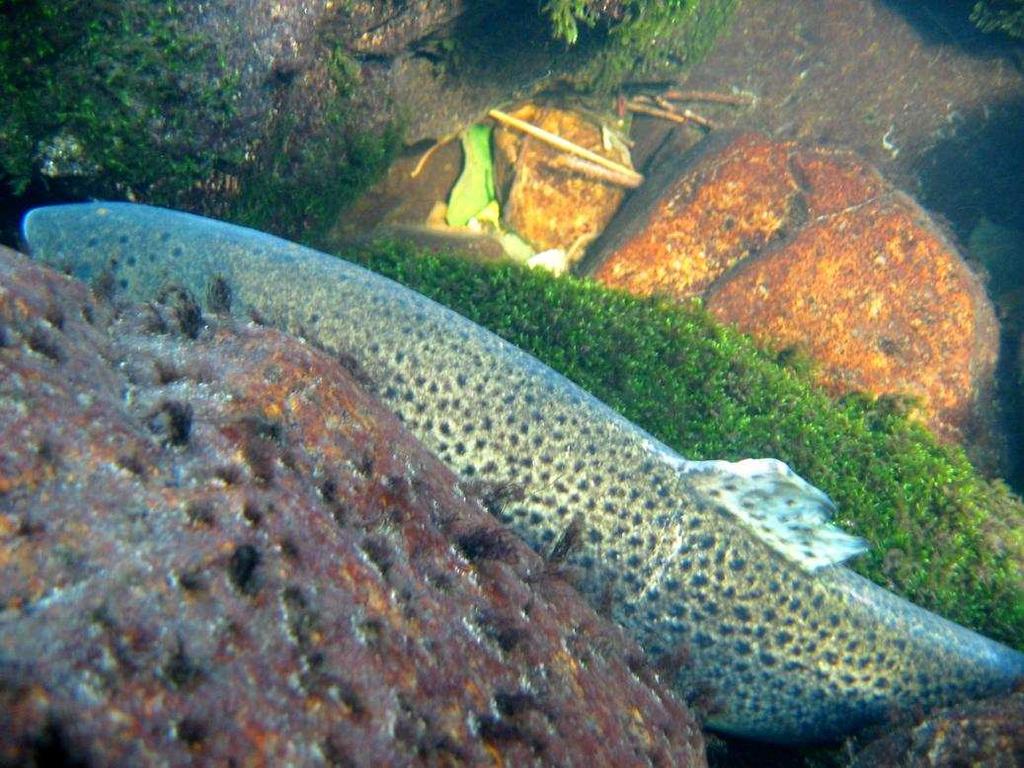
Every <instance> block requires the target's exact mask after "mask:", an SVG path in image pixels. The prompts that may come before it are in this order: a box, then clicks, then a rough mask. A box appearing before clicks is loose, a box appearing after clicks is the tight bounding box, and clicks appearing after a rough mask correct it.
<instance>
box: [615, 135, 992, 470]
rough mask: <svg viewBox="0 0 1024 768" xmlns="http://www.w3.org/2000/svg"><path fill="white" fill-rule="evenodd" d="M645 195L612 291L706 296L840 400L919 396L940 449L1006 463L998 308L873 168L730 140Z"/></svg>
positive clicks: (832, 155) (618, 240) (621, 248)
mask: <svg viewBox="0 0 1024 768" xmlns="http://www.w3.org/2000/svg"><path fill="white" fill-rule="evenodd" d="M658 190H661V191H660V192H659V191H658ZM647 194H648V199H647V201H646V202H645V203H644V205H645V206H646V208H645V210H646V211H647V216H648V218H647V219H643V218H642V216H641V215H640V214H641V212H640V211H639V210H637V211H633V215H634V220H633V221H632V222H630V221H628V220H627V222H626V224H624V225H623V226H622V227H618V225H616V224H613V225H612V228H610V235H609V238H608V240H607V242H605V243H604V244H603V245H602V246H601V250H602V252H603V253H606V254H610V255H608V257H607V260H606V261H604V263H603V264H601V266H600V268H599V269H598V270H597V272H596V277H597V278H598V279H599V280H601V281H602V282H605V283H606V284H609V285H613V286H618V287H624V288H627V289H628V290H631V291H633V292H637V293H654V292H657V293H664V294H669V295H674V296H679V297H686V296H695V295H703V296H704V297H705V298H706V300H707V306H708V308H709V309H710V310H711V312H712V313H713V314H715V316H716V317H718V318H719V319H720V320H721V321H723V322H726V323H730V324H734V325H736V326H738V327H739V328H740V329H741V330H743V331H744V332H747V333H750V334H752V335H754V336H755V337H756V338H758V339H759V340H760V341H761V342H763V343H766V344H768V345H770V346H773V347H775V348H777V349H782V348H790V347H792V348H798V349H802V350H805V351H806V352H808V353H809V354H810V356H811V357H812V358H813V359H814V361H815V362H816V374H815V375H816V377H817V379H818V381H819V383H821V384H822V385H823V386H825V387H826V388H827V389H829V390H830V391H832V392H833V393H835V394H842V393H846V392H850V391H864V392H868V393H870V394H873V395H883V394H897V395H910V396H912V397H913V398H915V399H916V401H917V402H918V404H919V408H920V415H921V417H922V418H923V419H924V421H925V422H926V423H927V424H928V425H929V426H930V427H931V428H932V430H933V431H935V432H936V434H938V435H939V436H940V437H941V438H944V439H946V440H957V441H968V442H975V443H980V444H981V446H982V449H983V451H984V450H985V449H987V451H988V452H991V453H995V452H996V449H994V445H993V444H994V438H993V436H992V415H991V413H989V412H987V402H988V400H989V398H990V396H991V393H992V387H993V372H994V369H995V363H996V356H997V352H998V326H997V324H996V320H995V314H994V312H993V310H992V306H991V303H990V302H989V300H988V298H987V297H986V295H985V291H984V289H983V287H982V285H981V283H980V281H979V280H978V278H977V277H976V276H975V275H974V274H973V273H972V272H971V270H970V269H969V268H968V266H967V265H966V263H965V262H964V261H963V259H962V258H961V257H960V255H959V253H958V251H957V249H956V248H955V246H953V245H952V244H951V243H950V242H949V241H948V239H947V238H946V237H945V236H944V234H943V233H942V232H941V231H940V230H939V229H938V227H937V226H936V225H935V224H934V223H932V222H931V220H930V219H929V217H928V215H927V214H926V213H925V212H924V210H922V209H921V208H920V207H919V206H918V205H917V204H916V203H914V202H913V201H912V200H911V199H910V198H909V197H907V196H906V195H903V194H902V193H899V192H897V191H895V190H894V189H892V187H891V186H889V185H888V184H887V183H886V182H885V181H884V180H883V179H882V178H881V177H880V176H879V175H878V173H877V172H875V171H874V170H873V169H871V168H869V167H867V166H865V165H864V164H863V163H862V162H860V161H859V160H858V159H857V158H856V157H854V156H853V155H851V154H849V153H844V152H833V151H827V150H820V149H818V150H815V149H805V148H802V147H800V146H799V145H797V144H795V143H793V142H774V141H771V140H768V139H766V138H764V137H762V136H759V135H757V134H741V135H738V136H721V137H718V138H717V139H714V140H713V141H712V142H711V143H710V144H709V145H708V146H707V147H705V149H704V150H703V151H702V152H701V153H700V154H699V155H697V156H696V158H695V159H694V158H690V159H684V160H681V161H678V162H677V163H676V166H675V167H674V168H673V169H672V170H671V171H666V172H665V175H663V176H662V177H661V179H660V183H659V185H658V186H657V187H656V189H654V190H652V191H651V192H649V193H647ZM630 205H631V206H632V205H633V203H632V202H631V204H630ZM637 222H640V223H637ZM627 228H628V231H626V229H627ZM987 458H989V459H991V457H987Z"/></svg>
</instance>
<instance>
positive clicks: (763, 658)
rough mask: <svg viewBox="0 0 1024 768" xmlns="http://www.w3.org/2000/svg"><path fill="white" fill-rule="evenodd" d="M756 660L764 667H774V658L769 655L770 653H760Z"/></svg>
mask: <svg viewBox="0 0 1024 768" xmlns="http://www.w3.org/2000/svg"><path fill="white" fill-rule="evenodd" d="M758 659H759V660H760V662H761V663H762V664H763V665H764V666H766V667H774V666H775V657H774V656H772V654H770V653H768V652H766V651H762V652H761V655H760V656H759V657H758Z"/></svg>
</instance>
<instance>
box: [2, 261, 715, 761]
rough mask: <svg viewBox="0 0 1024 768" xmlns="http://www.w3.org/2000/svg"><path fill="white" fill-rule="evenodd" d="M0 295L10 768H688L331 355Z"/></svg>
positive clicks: (239, 328) (174, 294)
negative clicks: (498, 765)
mask: <svg viewBox="0 0 1024 768" xmlns="http://www.w3.org/2000/svg"><path fill="white" fill-rule="evenodd" d="M0 277H2V279H0V286H2V287H0V436H2V437H0V763H3V764H5V765H6V764H31V763H33V762H35V763H36V764H42V763H43V762H45V761H46V759H53V758H56V759H57V760H59V761H61V762H62V763H65V764H91V765H92V764H94V765H125V764H138V763H141V762H147V761H151V760H153V759H159V760H160V761H162V762H166V763H168V764H172V765H180V764H188V763H192V762H197V761H201V762H206V763H211V764H226V763H228V762H230V761H234V762H237V763H239V764H250V763H252V762H254V761H260V760H262V761H265V762H266V763H268V764H274V765H283V764H320V763H335V764H336V763H341V764H347V765H410V764H443V763H449V762H450V763H460V764H484V763H488V764H489V763H493V762H495V761H497V762H504V763H505V764H508V765H525V764H535V763H538V762H543V763H548V764H559V765H567V764H585V763H590V762H596V763H602V764H616V765H626V764H659V765H660V764H665V765H692V766H700V765H704V764H705V762H704V756H703V741H702V737H701V734H700V730H699V728H698V727H697V725H696V724H695V723H694V721H693V720H692V719H691V718H690V716H689V715H688V713H687V712H686V710H685V709H684V708H683V707H682V705H681V704H679V703H678V702H677V701H676V700H675V699H674V698H673V697H672V696H671V695H670V694H668V693H667V692H666V689H664V688H663V687H661V685H660V684H659V683H658V682H657V681H656V680H655V679H654V675H653V673H651V672H650V671H648V669H647V668H646V666H645V665H644V663H643V661H642V658H643V657H642V654H641V652H640V650H639V648H638V647H637V645H636V644H635V643H633V642H632V641H630V640H628V639H627V638H626V637H625V636H624V634H623V632H622V630H620V629H618V628H617V627H614V626H613V625H611V624H610V623H609V622H608V621H607V620H605V619H603V618H601V617H599V616H598V615H597V614H596V613H594V611H593V610H591V609H590V608H588V607H586V605H585V604H584V603H583V601H582V600H581V598H580V597H579V596H578V594H577V593H576V592H575V590H574V589H573V588H572V587H571V586H570V585H569V584H568V583H567V582H566V581H564V580H563V579H562V578H561V577H560V575H559V571H558V568H557V567H556V566H554V565H553V564H550V563H546V562H545V561H543V560H542V559H541V558H540V557H538V556H537V555H536V554H534V553H533V552H532V551H531V550H529V549H528V548H527V547H526V546H525V545H524V544H523V543H522V542H521V541H520V540H519V539H517V538H516V537H515V536H513V535H511V534H509V533H508V532H507V531H505V529H504V528H501V527H499V526H498V525H497V524H496V523H495V521H494V520H493V518H492V517H490V516H489V515H488V514H487V513H486V512H485V511H484V510H483V508H482V507H481V505H480V503H478V501H476V499H479V498H481V497H482V496H485V495H486V492H485V490H480V489H473V488H468V487H462V488H459V487H458V486H457V484H456V481H455V478H454V476H453V475H452V474H451V473H450V472H449V471H448V470H447V469H445V468H444V467H443V466H442V465H441V464H440V463H439V462H438V461H437V459H435V458H434V457H433V456H432V455H431V454H429V453H428V452H427V451H426V450H425V449H424V448H423V447H422V446H421V445H420V444H419V443H418V442H416V441H415V440H414V439H412V438H411V437H410V436H409V435H408V433H407V432H406V431H405V429H404V428H403V427H402V425H401V424H400V423H399V422H398V420H397V419H396V418H395V417H394V416H393V415H392V414H390V413H388V412H387V411H386V410H385V409H384V408H383V407H382V406H381V405H380V404H379V403H378V402H377V400H376V399H375V398H374V397H373V396H372V395H371V394H370V393H369V392H368V391H367V390H366V388H365V387H366V386H372V383H371V382H369V381H367V378H366V374H365V373H364V372H362V371H360V370H358V369H357V368H354V367H353V364H352V363H351V362H350V361H348V360H340V359H337V358H335V357H333V356H331V355H328V354H326V353H324V352H322V351H320V350H318V349H315V348H313V347H311V346H309V345H307V344H305V343H303V342H301V341H299V340H296V339H294V338H292V337H289V336H287V335H285V334H283V333H280V332H278V331H276V330H273V329H270V328H266V327H263V326H261V325H260V324H259V318H254V320H256V322H253V323H249V324H247V325H242V324H240V323H237V322H235V321H233V320H231V319H229V318H227V317H225V316H214V315H201V314H198V313H197V312H195V311H194V310H195V307H196V304H195V303H194V300H193V299H192V298H191V297H189V296H188V295H186V294H185V293H184V292H183V291H180V290H168V291H166V292H165V303H154V304H149V305H146V306H142V307H131V306H122V305H117V306H112V305H111V304H109V303H108V301H107V300H105V299H104V298H102V296H103V295H104V294H106V295H109V291H110V288H111V286H110V285H109V280H107V279H106V278H104V277H103V276H101V277H99V278H98V279H97V281H96V285H95V288H96V290H97V291H98V293H97V294H92V293H90V292H89V290H88V289H86V287H85V286H84V285H82V284H80V283H77V282H75V281H72V280H70V279H69V278H67V277H64V276H62V275H60V274H58V273H55V272H53V271H51V270H48V269H45V268H43V267H41V266H38V265H36V264H33V263H31V262H29V261H27V260H26V259H24V258H23V257H21V256H20V255H18V254H15V253H14V252H11V251H8V250H0ZM211 290H216V287H215V286H211ZM214 298H215V299H216V301H211V302H208V304H212V305H214V306H216V307H220V308H224V309H226V308H227V307H229V306H230V304H231V301H232V297H231V296H230V292H229V291H227V290H220V291H218V292H217V294H216V296H215V297H214ZM311 322H315V321H314V320H311Z"/></svg>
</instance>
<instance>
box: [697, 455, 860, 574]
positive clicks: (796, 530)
mask: <svg viewBox="0 0 1024 768" xmlns="http://www.w3.org/2000/svg"><path fill="white" fill-rule="evenodd" d="M681 470H682V471H683V472H685V473H686V474H688V475H690V477H689V478H688V479H689V480H691V481H692V482H694V483H695V484H696V485H697V486H698V487H700V489H701V490H702V491H704V492H706V493H709V494H710V495H711V496H712V497H713V498H714V500H715V504H716V505H717V506H718V507H720V508H723V507H724V510H723V511H726V512H728V513H730V514H732V515H734V516H735V517H736V518H737V519H739V520H740V521H741V522H742V523H743V524H745V525H746V526H747V527H748V528H749V529H750V530H751V531H752V532H753V533H754V534H755V535H756V536H757V537H758V538H759V539H761V540H762V541H764V542H765V543H766V544H768V545H769V546H770V547H772V548H773V549H775V550H776V551H778V552H779V553H780V554H782V555H783V556H785V557H786V558H787V559H788V560H792V561H793V562H794V563H796V564H797V565H799V566H801V567H802V568H805V569H806V570H808V571H816V570H818V569H819V568H824V567H825V566H829V565H837V564H839V563H842V562H844V561H845V560H848V559H850V558H851V557H855V556H856V555H859V554H861V553H862V552H865V551H866V550H867V548H868V546H867V542H865V541H864V539H861V538H858V537H857V536H851V535H850V534H848V533H845V532H844V531H842V530H840V529H839V528H837V527H836V526H835V525H833V524H832V523H831V522H830V519H831V517H832V515H833V514H834V513H835V511H836V507H835V504H833V503H832V500H831V499H830V498H829V497H828V496H826V495H825V493H823V492H822V491H820V490H818V489H817V488H815V487H814V486H813V485H811V484H810V483H808V482H807V481H806V480H804V479H803V478H802V477H800V476H799V475H798V474H797V473H796V472H794V471H793V470H792V469H790V468H789V467H788V466H786V465H785V464H784V463H782V462H781V461H778V460H777V459H744V460H743V461H735V462H734V461H693V462H687V463H686V464H685V465H684V466H683V467H681ZM691 473H692V474H691Z"/></svg>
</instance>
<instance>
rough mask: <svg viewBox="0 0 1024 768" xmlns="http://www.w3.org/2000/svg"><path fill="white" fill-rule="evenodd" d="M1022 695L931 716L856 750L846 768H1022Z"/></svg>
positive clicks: (1023, 698) (1023, 748) (979, 703)
mask: <svg viewBox="0 0 1024 768" xmlns="http://www.w3.org/2000/svg"><path fill="white" fill-rule="evenodd" d="M1022 725H1024V691H1019V692H1017V693H1014V694H1011V695H1009V696H1000V697H997V698H992V699H985V700H984V701H978V702H974V703H970V704H967V705H964V706H963V707H957V708H950V709H943V710H940V711H938V712H932V713H931V714H929V715H928V716H927V717H926V718H925V719H924V720H922V721H921V722H920V723H917V724H914V725H910V726H896V727H890V728H889V729H888V731H889V733H888V735H885V736H882V737H881V738H879V739H878V740H877V741H874V742H872V743H871V744H869V745H868V746H867V747H865V748H864V749H863V750H861V751H860V752H859V753H858V754H857V756H856V757H855V758H854V760H853V762H852V763H851V768H875V766H885V765H898V766H905V767H906V768H960V767H961V766H985V768H1017V767H1018V766H1021V765H1024V728H1022Z"/></svg>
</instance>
